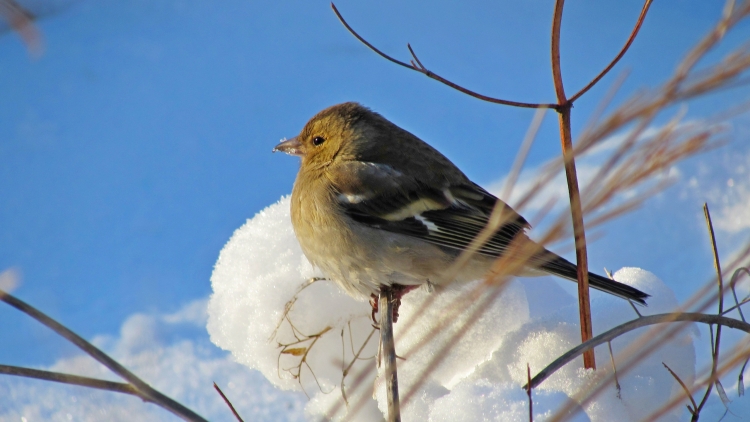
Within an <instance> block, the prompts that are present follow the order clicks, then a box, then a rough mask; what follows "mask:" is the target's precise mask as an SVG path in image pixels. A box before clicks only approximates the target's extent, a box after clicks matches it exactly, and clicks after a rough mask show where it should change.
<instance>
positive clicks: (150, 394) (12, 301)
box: [0, 290, 205, 421]
mask: <svg viewBox="0 0 750 422" xmlns="http://www.w3.org/2000/svg"><path fill="white" fill-rule="evenodd" d="M0 300H2V301H3V302H5V303H7V304H8V305H10V306H12V307H14V308H16V309H18V310H19V311H21V312H23V313H25V314H26V315H28V316H30V317H32V318H34V319H35V320H37V321H39V322H40V323H42V324H43V325H45V326H46V327H47V328H49V329H51V330H52V331H54V332H56V333H57V334H59V335H60V336H62V337H63V338H65V339H66V340H68V341H69V342H71V343H73V344H74V345H76V346H77V347H78V348H79V349H81V350H83V351H84V352H85V353H86V354H88V355H89V356H91V357H92V358H94V359H96V360H97V361H98V362H99V363H101V364H102V365H104V366H106V367H107V368H109V370H111V371H112V372H114V373H115V374H117V375H119V376H120V377H122V378H123V379H125V380H126V381H128V383H130V384H131V385H132V386H133V387H134V388H135V389H137V390H138V391H139V392H140V394H141V395H142V396H143V397H145V398H147V399H148V401H150V402H152V403H154V404H156V405H158V406H160V407H162V408H164V409H166V410H168V411H170V412H172V413H174V414H175V415H176V416H178V417H180V418H182V419H184V420H188V421H205V419H204V418H203V417H201V416H200V415H198V414H197V413H195V412H193V411H192V410H190V409H188V408H187V407H185V406H184V405H182V404H181V403H179V402H177V401H175V400H173V399H171V398H169V397H167V396H166V395H164V394H162V393H161V392H159V391H157V390H155V389H154V388H153V387H151V386H150V385H148V384H146V383H145V382H144V381H143V380H141V379H140V378H138V377H137V376H136V375H135V374H133V373H132V372H130V371H128V370H127V369H126V368H125V367H124V366H122V365H121V364H120V363H119V362H117V361H115V360H114V359H112V358H111V357H109V355H107V354H106V353H104V352H102V351H101V350H100V349H98V348H97V347H96V346H94V345H93V344H91V343H89V342H88V341H86V340H84V339H83V337H81V336H79V335H78V334H76V333H74V332H73V331H71V330H70V329H69V328H67V327H65V326H64V325H62V324H60V323H59V322H57V321H56V320H54V319H52V318H50V317H49V316H47V315H46V314H44V313H43V312H41V311H39V310H38V309H36V308H34V307H33V306H31V305H29V304H27V303H26V302H24V301H22V300H20V299H18V298H16V297H15V296H13V295H11V294H9V293H6V292H5V291H3V290H0Z"/></svg>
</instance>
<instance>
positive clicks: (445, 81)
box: [331, 3, 558, 109]
mask: <svg viewBox="0 0 750 422" xmlns="http://www.w3.org/2000/svg"><path fill="white" fill-rule="evenodd" d="M331 8H332V9H333V13H335V14H336V16H337V17H338V18H339V20H340V21H341V23H342V24H343V25H344V27H346V29H347V30H348V31H349V33H351V34H352V35H354V37H355V38H356V39H358V40H359V41H360V42H361V43H362V44H364V45H366V46H367V47H368V48H369V49H370V50H372V51H374V52H375V53H376V54H378V55H379V56H380V57H382V58H384V59H386V60H388V61H389V62H392V63H395V64H397V65H399V66H403V67H405V68H407V69H411V70H413V71H415V72H419V73H421V74H423V75H425V76H427V77H428V78H431V79H434V80H436V81H438V82H441V83H443V84H445V85H448V86H449V87H451V88H453V89H455V90H457V91H460V92H463V93H464V94H466V95H470V96H472V97H474V98H478V99H480V100H482V101H487V102H489V103H494V104H503V105H508V106H513V107H523V108H554V109H557V108H558V106H557V104H544V103H538V104H537V103H524V102H519V101H510V100H503V99H500V98H494V97H488V96H486V95H482V94H480V93H478V92H475V91H472V90H470V89H467V88H464V87H462V86H461V85H458V84H456V83H455V82H451V81H449V80H448V79H445V78H443V77H442V76H440V75H438V74H437V73H435V72H433V71H431V70H428V69H427V68H425V67H424V66H423V65H422V63H421V62H420V60H419V59H418V58H417V56H416V54H414V50H413V49H412V48H411V45H408V44H407V47H408V48H409V51H410V52H411V55H412V57H413V58H414V61H416V64H415V63H414V62H412V63H411V64H409V63H406V62H402V61H401V60H398V59H395V58H393V57H391V56H389V55H388V54H385V53H383V52H382V51H380V50H379V49H378V48H377V47H375V46H374V45H372V44H370V43H369V42H368V41H367V40H365V39H364V38H362V36H361V35H359V34H358V33H357V31H355V30H354V29H353V28H352V27H351V26H349V24H348V23H347V22H346V20H345V19H344V17H343V16H341V13H339V11H338V9H337V8H336V5H335V4H333V3H331Z"/></svg>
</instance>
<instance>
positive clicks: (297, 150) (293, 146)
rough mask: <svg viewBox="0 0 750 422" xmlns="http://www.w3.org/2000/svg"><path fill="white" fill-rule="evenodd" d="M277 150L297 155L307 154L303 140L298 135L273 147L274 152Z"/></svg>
mask: <svg viewBox="0 0 750 422" xmlns="http://www.w3.org/2000/svg"><path fill="white" fill-rule="evenodd" d="M276 151H281V152H285V153H287V154H289V155H296V156H302V155H305V151H303V150H302V142H300V140H299V137H298V136H295V137H294V138H290V139H287V140H284V141H281V143H280V144H278V145H276V146H275V147H274V148H273V152H276Z"/></svg>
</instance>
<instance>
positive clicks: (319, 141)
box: [313, 136, 326, 146]
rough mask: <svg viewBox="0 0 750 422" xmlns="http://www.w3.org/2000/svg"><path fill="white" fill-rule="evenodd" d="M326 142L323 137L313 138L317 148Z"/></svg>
mask: <svg viewBox="0 0 750 422" xmlns="http://www.w3.org/2000/svg"><path fill="white" fill-rule="evenodd" d="M325 141H326V140H325V139H323V137H321V136H316V137H314V138H313V145H315V146H318V145H320V144H322V143H323V142H325Z"/></svg>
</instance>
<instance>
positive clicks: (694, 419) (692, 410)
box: [661, 362, 698, 421]
mask: <svg viewBox="0 0 750 422" xmlns="http://www.w3.org/2000/svg"><path fill="white" fill-rule="evenodd" d="M661 364H662V365H664V367H665V368H667V371H669V373H670V374H672V376H673V377H674V379H675V380H676V381H677V382H678V383H679V384H680V386H681V387H682V390H683V391H685V395H686V396H687V397H688V398H689V399H690V403H692V404H693V407H690V405H688V406H687V408H688V410H689V411H690V414H691V415H693V418H692V419H691V420H693V421H697V420H698V413H697V412H696V410H695V409H697V408H698V405H697V404H695V399H693V395H692V394H691V393H690V389H689V388H688V387H687V385H685V383H684V382H683V381H682V379H680V377H679V376H678V375H677V374H676V373H675V372H674V371H673V370H672V368H670V367H669V366H667V364H666V363H664V362H662V363H661Z"/></svg>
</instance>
